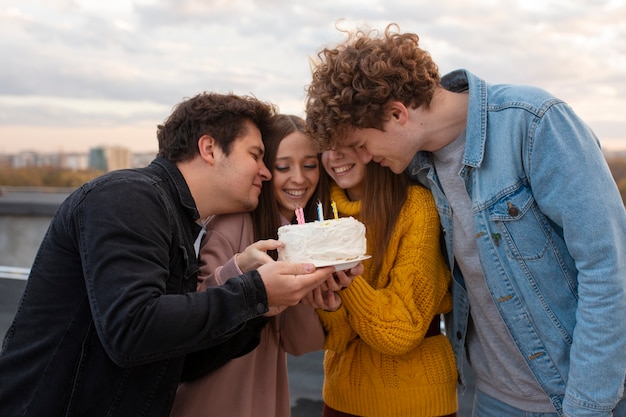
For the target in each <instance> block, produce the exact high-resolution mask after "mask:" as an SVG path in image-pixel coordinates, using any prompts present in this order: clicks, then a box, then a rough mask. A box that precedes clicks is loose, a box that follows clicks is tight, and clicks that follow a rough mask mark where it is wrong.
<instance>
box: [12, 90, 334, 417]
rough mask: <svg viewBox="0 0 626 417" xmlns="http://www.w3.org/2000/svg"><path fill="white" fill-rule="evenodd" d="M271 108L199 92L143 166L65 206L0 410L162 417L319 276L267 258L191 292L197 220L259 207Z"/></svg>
mask: <svg viewBox="0 0 626 417" xmlns="http://www.w3.org/2000/svg"><path fill="white" fill-rule="evenodd" d="M273 114H274V108H273V107H272V106H271V105H269V104H266V103H262V102H260V101H258V100H256V99H253V98H249V97H240V96H235V95H232V94H230V95H219V94H211V93H203V94H199V95H197V96H196V97H193V98H191V99H188V100H186V101H184V102H182V103H180V104H179V105H178V106H177V107H176V108H175V109H174V111H173V113H172V114H171V115H170V117H169V118H168V119H167V120H166V121H165V122H164V124H163V125H160V126H159V127H158V133H157V137H158V140H159V154H158V156H157V158H156V159H155V160H154V161H153V162H152V163H151V164H150V166H148V167H146V168H141V169H131V170H120V171H114V172H111V173H108V174H105V175H103V176H102V177H99V178H96V179H94V180H92V181H90V182H88V183H86V184H84V185H83V186H82V187H80V188H79V189H77V190H76V191H75V192H74V193H73V194H72V195H70V196H69V197H68V198H67V200H66V201H65V202H64V203H63V204H62V205H61V206H60V208H59V210H58V212H57V213H56V215H55V216H54V218H53V220H52V222H51V224H50V228H49V230H48V232H47V234H46V236H45V237H44V239H43V242H42V244H41V247H40V248H39V251H38V253H37V256H36V258H35V261H34V264H33V266H32V269H31V274H30V277H29V279H28V283H27V285H26V289H25V291H24V294H23V297H22V300H21V302H20V304H19V308H18V311H17V314H16V316H15V319H14V321H13V324H12V326H11V327H10V329H9V330H8V332H7V334H6V337H5V339H4V343H3V347H2V353H1V354H0V416H36V417H40V416H89V417H96V416H108V417H111V416H122V417H129V416H167V415H168V414H169V409H170V407H171V403H172V400H173V397H174V394H175V391H176V387H177V384H178V382H179V381H180V380H181V378H183V379H184V378H185V377H186V374H188V375H193V376H194V377H195V376H198V375H200V374H202V373H203V372H208V371H210V370H211V369H215V368H216V367H218V366H220V365H222V364H223V363H225V362H226V361H228V360H229V359H231V358H232V357H235V356H239V355H242V354H244V353H247V352H248V351H250V350H251V349H253V348H254V347H255V346H256V344H257V343H258V336H259V332H260V330H261V329H262V327H263V325H264V324H265V322H266V320H267V319H266V318H265V317H264V314H265V313H266V312H268V310H269V307H273V306H286V305H294V304H296V303H298V302H299V300H300V299H301V298H302V297H303V296H304V295H305V294H306V293H307V292H309V291H310V290H311V289H312V288H314V287H315V286H317V285H318V284H319V283H321V282H322V281H324V280H325V279H326V277H327V276H328V274H329V273H330V271H332V268H321V269H318V270H315V268H314V267H313V266H312V265H308V264H287V263H284V262H269V263H266V264H264V265H262V266H259V267H258V269H256V270H253V271H249V272H247V273H245V274H243V275H241V276H238V277H234V278H232V279H231V280H229V281H228V282H227V283H226V284H225V285H223V286H219V287H211V288H209V289H208V290H206V291H203V292H195V289H196V276H197V272H198V262H197V252H198V247H199V243H200V240H201V238H202V235H203V228H202V226H201V225H200V224H199V222H198V220H199V219H200V218H205V217H207V216H210V215H213V214H220V213H231V212H243V211H250V210H252V209H253V208H255V207H256V205H257V201H258V196H259V193H260V190H261V186H262V182H263V181H266V180H268V179H270V177H271V174H270V172H269V171H268V169H267V168H266V167H265V165H264V164H263V152H264V146H263V142H262V140H261V139H262V132H263V130H264V128H265V126H266V125H267V123H268V121H269V120H270V118H271V117H272V116H273ZM260 256H262V255H261V254H260ZM294 275H297V279H294ZM188 354H190V355H188ZM186 358H187V359H186ZM199 359H200V360H199ZM198 360H199V361H198Z"/></svg>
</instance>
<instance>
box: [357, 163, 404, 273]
mask: <svg viewBox="0 0 626 417" xmlns="http://www.w3.org/2000/svg"><path fill="white" fill-rule="evenodd" d="M410 184H411V182H410V180H409V179H408V178H407V177H406V176H405V175H403V174H394V173H393V172H392V171H391V170H390V169H387V168H384V167H381V166H380V165H379V164H377V163H376V162H370V163H368V164H367V165H366V171H365V177H364V178H363V198H362V199H361V212H360V219H361V221H362V222H363V224H365V226H366V228H367V253H368V254H370V255H371V256H372V260H371V264H370V269H371V270H372V272H373V273H372V275H370V276H372V277H376V276H378V274H379V272H380V268H381V265H382V262H383V258H384V256H385V252H386V250H387V245H388V244H389V241H390V240H391V236H392V234H393V230H394V228H395V225H396V221H397V220H398V215H399V214H400V211H401V209H402V206H403V205H404V202H405V201H406V198H407V194H408V187H409V185H410Z"/></svg>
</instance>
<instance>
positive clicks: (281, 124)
mask: <svg viewBox="0 0 626 417" xmlns="http://www.w3.org/2000/svg"><path fill="white" fill-rule="evenodd" d="M294 132H302V133H304V134H306V131H305V122H304V120H303V119H302V118H300V117H298V116H293V115H286V114H279V115H276V116H275V117H274V119H273V121H272V123H271V125H270V126H269V128H268V129H266V130H265V131H264V132H263V143H264V145H265V154H264V156H263V162H264V163H265V165H266V166H267V168H268V169H269V170H270V171H271V172H272V173H273V172H274V168H275V166H276V154H277V153H278V146H279V145H280V143H281V142H282V140H283V139H284V138H285V137H287V136H288V135H290V134H291V133H294ZM317 163H318V168H319V169H320V176H319V178H320V179H319V182H318V184H317V187H316V188H315V192H314V193H313V195H312V196H311V198H310V199H309V201H308V202H307V204H306V206H305V207H303V209H304V217H305V219H306V221H313V220H316V219H317V218H318V216H317V203H318V201H321V202H322V207H324V208H325V209H324V210H325V212H326V213H328V212H329V210H330V187H329V182H328V178H327V176H326V175H322V171H323V170H324V168H323V167H322V160H321V154H319V153H318V156H317ZM273 188H274V178H273V177H272V179H271V180H270V181H268V182H266V183H264V184H263V188H262V190H261V195H260V196H259V205H258V206H257V208H256V209H255V210H254V211H253V212H252V221H253V228H254V240H255V241H257V240H261V239H277V238H278V228H279V227H280V226H281V225H282V222H281V219H280V211H279V208H278V202H277V200H276V196H275V195H274V191H273ZM290 221H291V223H296V220H295V214H294V216H293V217H292V218H291V219H290ZM268 254H269V255H270V256H271V257H272V258H274V259H276V258H277V256H278V255H277V253H276V251H268Z"/></svg>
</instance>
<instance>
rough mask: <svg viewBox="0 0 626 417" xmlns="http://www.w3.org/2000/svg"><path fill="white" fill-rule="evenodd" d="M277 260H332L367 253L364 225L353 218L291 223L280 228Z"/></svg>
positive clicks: (350, 258) (320, 261)
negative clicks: (280, 244)
mask: <svg viewBox="0 0 626 417" xmlns="http://www.w3.org/2000/svg"><path fill="white" fill-rule="evenodd" d="M278 240H280V241H281V242H283V244H284V245H283V246H282V247H280V248H279V249H278V260H279V261H287V262H312V263H329V262H339V261H350V260H355V259H360V258H362V257H363V256H364V255H365V251H366V241H365V225H363V223H361V222H360V221H358V220H356V219H355V218H353V217H342V218H339V219H332V220H323V221H314V222H309V223H304V224H289V225H286V226H282V227H280V228H279V229H278Z"/></svg>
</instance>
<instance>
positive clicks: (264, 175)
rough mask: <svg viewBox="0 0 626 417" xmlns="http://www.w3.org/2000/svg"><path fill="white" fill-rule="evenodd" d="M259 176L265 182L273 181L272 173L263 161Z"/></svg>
mask: <svg viewBox="0 0 626 417" xmlns="http://www.w3.org/2000/svg"><path fill="white" fill-rule="evenodd" d="M259 176H260V177H261V179H262V180H263V181H269V180H271V179H272V173H271V172H270V170H269V169H267V167H266V166H265V163H264V162H263V161H261V165H260V166H259Z"/></svg>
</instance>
